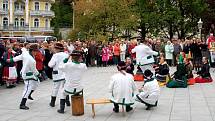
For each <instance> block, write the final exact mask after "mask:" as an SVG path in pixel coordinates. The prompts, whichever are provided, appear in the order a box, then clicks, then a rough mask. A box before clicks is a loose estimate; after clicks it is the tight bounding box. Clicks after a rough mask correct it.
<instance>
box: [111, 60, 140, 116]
mask: <svg viewBox="0 0 215 121" xmlns="http://www.w3.org/2000/svg"><path fill="white" fill-rule="evenodd" d="M117 69H118V71H119V73H117V74H115V75H113V76H112V78H111V82H110V85H109V90H110V92H111V93H112V97H111V101H112V102H113V104H114V108H113V111H114V112H116V113H118V112H119V104H120V105H126V112H129V111H131V110H132V109H133V108H132V107H131V105H133V104H134V98H133V97H134V91H135V90H136V86H135V83H134V79H133V76H132V75H131V74H128V73H126V71H125V70H126V64H125V62H119V63H118V66H117Z"/></svg>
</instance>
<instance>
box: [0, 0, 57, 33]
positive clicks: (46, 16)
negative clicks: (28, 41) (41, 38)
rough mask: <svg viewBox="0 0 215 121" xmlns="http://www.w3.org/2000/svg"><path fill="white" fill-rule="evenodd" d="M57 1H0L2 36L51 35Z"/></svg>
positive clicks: (0, 31)
mask: <svg viewBox="0 0 215 121" xmlns="http://www.w3.org/2000/svg"><path fill="white" fill-rule="evenodd" d="M54 2H55V0H0V36H35V35H50V34H52V33H53V32H54V30H53V28H52V27H51V26H50V24H51V19H52V18H53V17H54V16H55V14H54V12H53V11H51V10H50V9H51V5H52V4H53V3H54Z"/></svg>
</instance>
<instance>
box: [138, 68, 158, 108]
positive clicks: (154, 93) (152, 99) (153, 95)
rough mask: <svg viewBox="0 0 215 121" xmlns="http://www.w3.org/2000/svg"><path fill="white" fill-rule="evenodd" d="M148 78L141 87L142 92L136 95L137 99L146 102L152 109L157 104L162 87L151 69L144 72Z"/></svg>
mask: <svg viewBox="0 0 215 121" xmlns="http://www.w3.org/2000/svg"><path fill="white" fill-rule="evenodd" d="M144 76H145V78H146V80H145V83H144V85H143V87H142V88H141V89H139V91H140V94H138V95H136V101H138V102H141V103H144V104H145V105H146V106H147V108H146V110H150V108H151V107H154V106H157V103H158V99H159V96H160V87H159V84H158V82H157V80H156V79H154V78H152V76H153V73H152V72H151V71H150V70H146V71H145V72H144Z"/></svg>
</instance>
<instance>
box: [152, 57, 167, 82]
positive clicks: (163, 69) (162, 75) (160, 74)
mask: <svg viewBox="0 0 215 121" xmlns="http://www.w3.org/2000/svg"><path fill="white" fill-rule="evenodd" d="M167 76H169V65H168V64H167V63H166V61H165V59H164V57H163V56H162V57H161V58H160V62H159V64H158V65H157V66H156V67H155V77H156V79H157V80H158V81H159V82H160V83H164V84H165V83H166V79H167Z"/></svg>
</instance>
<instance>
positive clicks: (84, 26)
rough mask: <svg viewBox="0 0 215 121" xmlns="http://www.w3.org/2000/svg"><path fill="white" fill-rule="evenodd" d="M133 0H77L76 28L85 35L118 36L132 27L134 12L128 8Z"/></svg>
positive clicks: (133, 24)
mask: <svg viewBox="0 0 215 121" xmlns="http://www.w3.org/2000/svg"><path fill="white" fill-rule="evenodd" d="M133 1H134V0H129V1H128V0H90V1H86V0H79V1H76V3H75V13H76V16H75V17H76V19H75V21H76V29H78V30H80V32H82V33H85V34H86V36H87V37H95V38H96V37H97V36H101V35H103V36H107V37H108V36H112V37H115V36H118V35H119V33H122V31H125V30H128V29H132V28H134V27H135V26H136V25H135V24H136V23H137V18H136V15H135V13H134V12H133V11H132V10H131V9H130V8H131V5H132V4H133Z"/></svg>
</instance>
